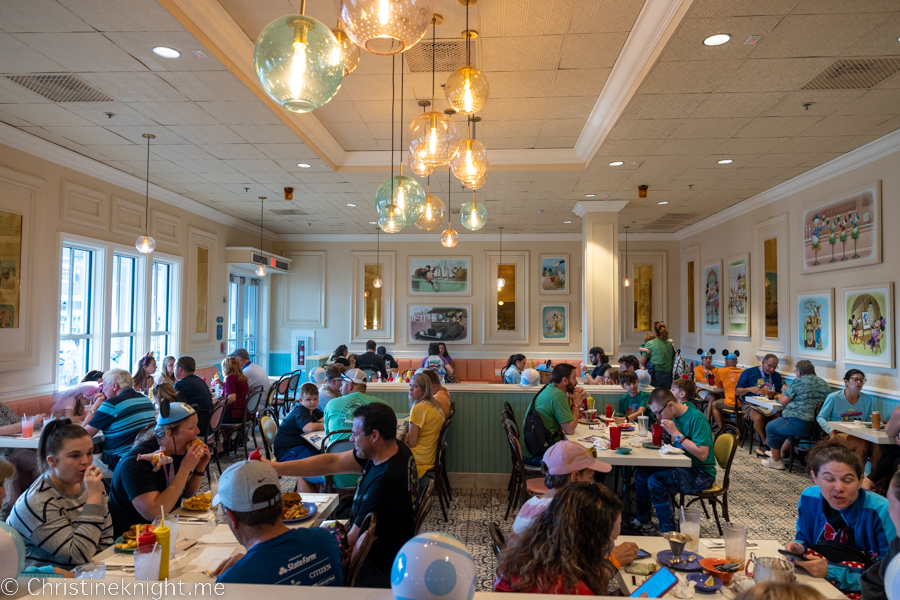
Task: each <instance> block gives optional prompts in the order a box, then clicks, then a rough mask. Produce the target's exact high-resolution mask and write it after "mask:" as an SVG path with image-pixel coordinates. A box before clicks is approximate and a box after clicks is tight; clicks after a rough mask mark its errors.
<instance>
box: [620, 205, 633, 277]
mask: <svg viewBox="0 0 900 600" xmlns="http://www.w3.org/2000/svg"><path fill="white" fill-rule="evenodd" d="M631 223H632V225H633V224H634V221H632V222H631ZM622 286H623V287H631V280H630V279H628V225H626V226H625V278H624V279H623V280H622Z"/></svg>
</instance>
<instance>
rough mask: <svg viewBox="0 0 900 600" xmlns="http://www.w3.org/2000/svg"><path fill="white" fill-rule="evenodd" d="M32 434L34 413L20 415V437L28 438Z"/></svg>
mask: <svg viewBox="0 0 900 600" xmlns="http://www.w3.org/2000/svg"><path fill="white" fill-rule="evenodd" d="M33 435H34V415H31V416H30V417H29V416H27V415H25V416H23V417H22V437H23V438H30V437H32V436H33Z"/></svg>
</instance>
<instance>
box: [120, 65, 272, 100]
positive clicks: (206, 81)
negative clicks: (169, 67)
mask: <svg viewBox="0 0 900 600" xmlns="http://www.w3.org/2000/svg"><path fill="white" fill-rule="evenodd" d="M158 76H159V77H160V78H162V79H163V80H165V81H167V82H168V83H169V85H171V86H172V87H174V88H175V89H177V90H178V91H179V92H181V93H182V94H183V95H184V96H186V97H187V98H188V99H190V100H193V101H194V102H223V101H224V102H259V98H257V97H256V95H255V94H254V93H253V92H251V91H250V90H249V89H247V87H246V86H245V85H244V84H243V83H241V81H240V80H239V79H238V78H237V77H235V76H234V75H232V74H231V73H230V72H229V71H193V72H165V73H158ZM136 101H138V102H140V100H139V99H138V100H136Z"/></svg>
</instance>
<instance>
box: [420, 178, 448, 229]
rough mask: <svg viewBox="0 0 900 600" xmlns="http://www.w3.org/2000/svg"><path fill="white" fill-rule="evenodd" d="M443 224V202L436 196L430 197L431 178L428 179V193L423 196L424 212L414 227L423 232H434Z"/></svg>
mask: <svg viewBox="0 0 900 600" xmlns="http://www.w3.org/2000/svg"><path fill="white" fill-rule="evenodd" d="M443 224H444V202H443V200H441V199H440V198H438V197H437V196H432V195H431V177H429V178H428V193H427V195H426V196H425V211H424V212H423V213H422V216H421V217H419V220H418V221H416V227H418V228H419V229H421V230H423V231H434V230H435V229H437V228H438V227H440V226H441V225H443Z"/></svg>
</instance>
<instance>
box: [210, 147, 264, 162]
mask: <svg viewBox="0 0 900 600" xmlns="http://www.w3.org/2000/svg"><path fill="white" fill-rule="evenodd" d="M200 149H201V150H204V151H206V152H207V153H208V154H211V155H212V156H214V157H216V158H220V159H228V160H234V159H242V160H264V159H265V158H266V155H265V154H263V153H262V152H260V151H259V150H257V149H256V148H255V147H254V146H253V145H252V144H213V145H209V146H200Z"/></svg>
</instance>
